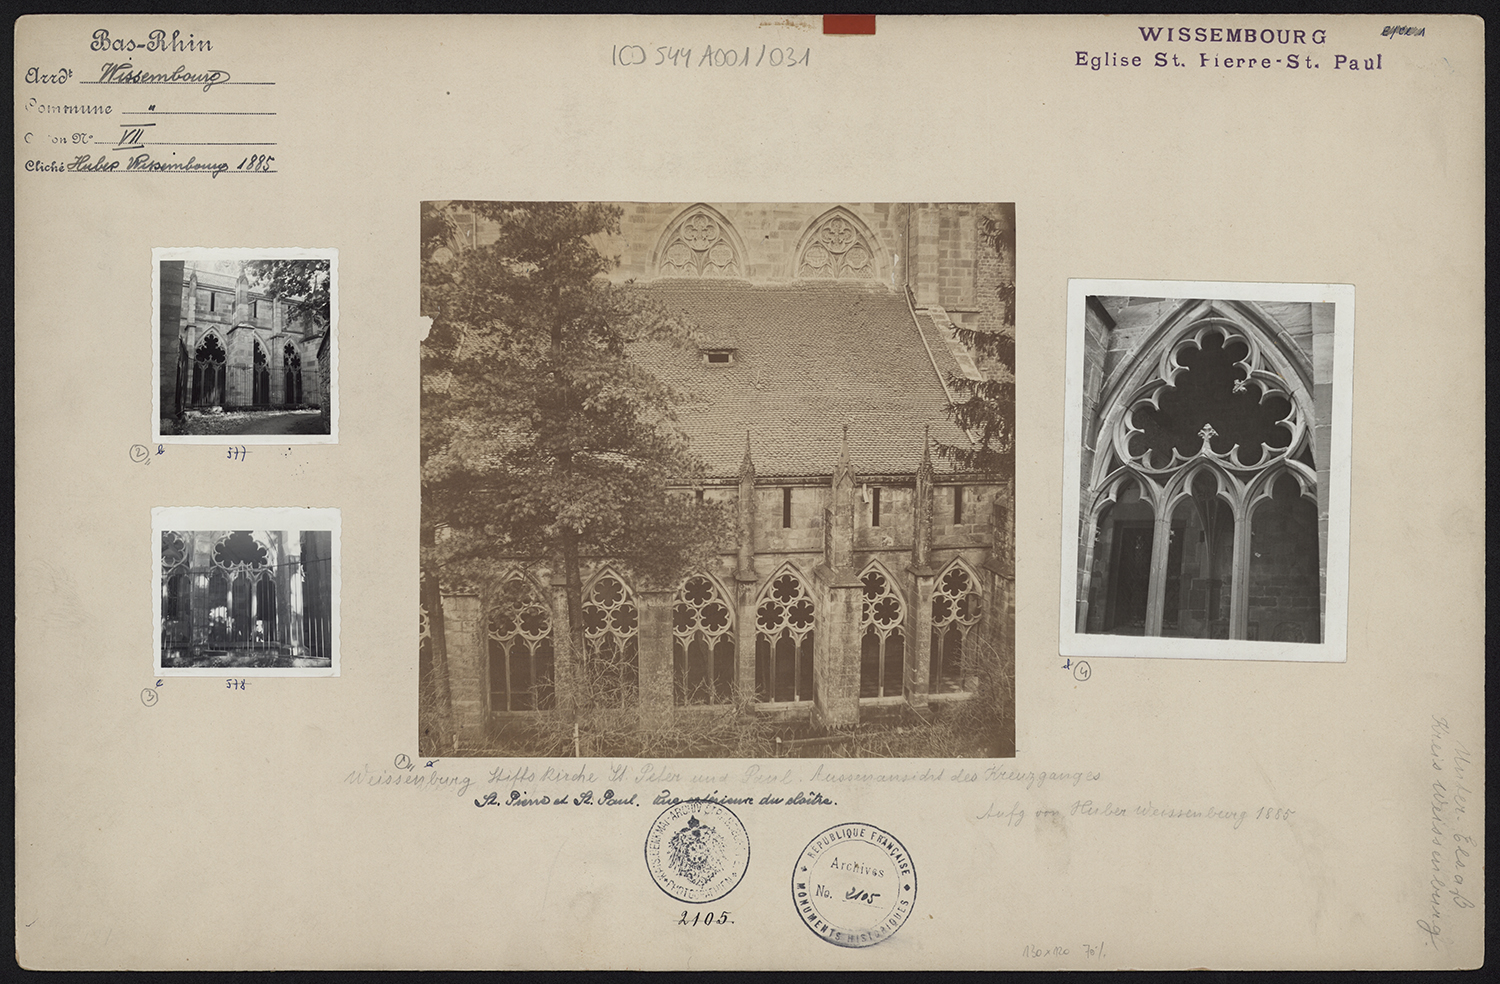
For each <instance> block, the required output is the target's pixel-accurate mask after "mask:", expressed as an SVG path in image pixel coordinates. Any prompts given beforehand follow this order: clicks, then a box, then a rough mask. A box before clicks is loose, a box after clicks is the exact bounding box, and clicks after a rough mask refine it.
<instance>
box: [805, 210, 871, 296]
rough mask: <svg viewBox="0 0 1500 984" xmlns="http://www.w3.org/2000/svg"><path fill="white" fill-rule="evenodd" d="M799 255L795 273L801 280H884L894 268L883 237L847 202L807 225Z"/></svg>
mask: <svg viewBox="0 0 1500 984" xmlns="http://www.w3.org/2000/svg"><path fill="white" fill-rule="evenodd" d="M795 255H796V260H795V262H794V265H793V267H792V276H793V277H794V278H795V279H798V280H884V279H885V278H886V276H888V274H889V271H890V262H889V259H888V258H887V257H886V255H885V249H884V247H882V246H881V245H880V240H879V239H878V238H876V236H875V233H874V232H873V231H871V229H870V227H869V226H868V225H866V224H865V222H864V220H863V219H861V218H860V217H859V216H858V215H855V214H854V212H853V211H851V210H850V209H848V208H846V207H844V206H843V205H836V206H834V207H833V208H830V209H829V210H828V211H826V212H824V213H823V214H822V215H819V216H818V217H817V218H815V219H813V220H812V221H811V222H809V223H808V224H807V227H806V228H805V229H804V230H803V232H802V236H801V238H799V239H798V241H797V252H796V254H795Z"/></svg>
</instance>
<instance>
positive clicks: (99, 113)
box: [17, 28, 278, 178]
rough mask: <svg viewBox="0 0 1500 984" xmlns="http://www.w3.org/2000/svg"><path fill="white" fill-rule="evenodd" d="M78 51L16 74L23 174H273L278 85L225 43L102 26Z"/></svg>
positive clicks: (89, 34) (182, 34)
mask: <svg viewBox="0 0 1500 984" xmlns="http://www.w3.org/2000/svg"><path fill="white" fill-rule="evenodd" d="M79 47H80V49H81V52H82V53H81V54H80V56H79V62H78V63H77V64H73V65H68V64H64V65H32V66H28V67H27V68H26V69H25V71H24V74H23V75H22V79H23V82H22V100H21V110H22V111H21V114H20V118H19V119H18V120H17V129H18V130H19V131H21V132H20V134H19V135H20V137H21V141H22V144H23V147H24V149H23V151H22V163H21V168H22V170H24V171H26V172H28V173H42V174H130V173H136V174H196V175H205V174H206V175H208V176H209V177H211V178H217V177H218V176H219V175H221V174H275V173H277V171H278V167H277V162H276V150H275V149H274V148H275V147H276V139H275V130H274V125H275V124H274V121H275V117H276V108H275V106H274V105H272V103H273V99H272V94H273V93H274V91H275V85H276V83H275V82H274V81H271V80H268V79H258V78H254V77H249V78H247V77H244V75H245V73H243V72H241V71H240V70H238V69H237V68H234V67H233V66H232V65H231V64H229V62H228V59H229V58H230V57H231V56H230V54H229V53H228V52H225V51H224V50H223V49H224V46H223V45H219V46H217V47H216V46H215V44H214V41H213V39H212V38H203V37H198V36H195V35H193V34H190V33H185V32H183V31H180V30H168V29H165V28H162V29H155V30H151V31H147V32H144V33H142V34H141V36H140V37H139V38H132V37H123V36H119V35H117V34H112V33H111V32H110V31H109V30H107V29H104V28H99V29H96V30H94V31H92V32H87V31H85V32H81V37H80V43H79ZM18 67H19V66H18ZM85 87H87V88H85Z"/></svg>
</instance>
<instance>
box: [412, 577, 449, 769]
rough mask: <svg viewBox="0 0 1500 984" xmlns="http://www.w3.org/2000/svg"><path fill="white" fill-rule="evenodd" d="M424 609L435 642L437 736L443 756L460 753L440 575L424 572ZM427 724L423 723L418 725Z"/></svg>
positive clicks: (433, 653)
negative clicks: (449, 680)
mask: <svg viewBox="0 0 1500 984" xmlns="http://www.w3.org/2000/svg"><path fill="white" fill-rule="evenodd" d="M421 598H422V606H423V607H424V608H426V609H427V624H428V632H429V634H430V638H431V639H432V680H431V681H423V683H430V685H431V686H432V691H433V701H434V703H435V705H436V707H435V708H434V717H435V718H436V720H435V721H433V722H432V725H433V727H434V728H435V730H436V734H434V735H433V739H434V741H435V742H436V743H437V748H438V751H439V754H446V753H448V752H450V751H453V752H456V751H457V750H458V736H457V735H456V734H455V733H454V730H453V691H452V688H451V687H450V686H449V683H448V636H447V632H446V627H445V626H444V624H443V595H442V591H441V588H440V585H439V584H438V576H437V574H436V573H431V572H428V571H423V572H422V588H421ZM426 723H427V722H422V721H419V722H418V725H419V726H421V725H425V724H426Z"/></svg>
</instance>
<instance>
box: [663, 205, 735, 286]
mask: <svg viewBox="0 0 1500 984" xmlns="http://www.w3.org/2000/svg"><path fill="white" fill-rule="evenodd" d="M664 243H665V246H664V247H663V248H662V250H661V254H660V255H661V262H660V264H659V268H658V270H657V273H658V275H660V276H663V277H739V276H742V275H743V274H742V267H741V264H740V258H739V251H738V250H737V249H736V248H735V245H734V240H733V237H732V235H731V233H730V231H729V229H728V228H727V224H726V223H725V222H724V221H723V220H722V219H720V218H718V217H716V216H714V215H712V214H711V213H710V212H709V211H708V210H707V209H704V208H701V207H700V208H697V209H695V210H693V211H692V212H690V213H689V214H688V215H687V217H686V218H684V219H682V220H681V221H680V222H678V223H677V224H676V225H675V226H674V227H673V228H672V229H671V230H669V232H668V234H667V236H666V237H665V239H664Z"/></svg>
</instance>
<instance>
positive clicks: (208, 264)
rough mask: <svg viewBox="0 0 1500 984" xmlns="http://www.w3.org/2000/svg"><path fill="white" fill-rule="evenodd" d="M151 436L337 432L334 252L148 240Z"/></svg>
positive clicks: (287, 440)
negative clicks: (153, 381) (181, 245)
mask: <svg viewBox="0 0 1500 984" xmlns="http://www.w3.org/2000/svg"><path fill="white" fill-rule="evenodd" d="M154 260H155V264H156V281H155V291H156V302H157V303H156V340H157V345H156V351H155V353H154V357H155V362H156V371H157V381H158V387H157V393H156V399H155V402H156V414H155V429H154V432H153V435H152V436H153V438H154V439H155V440H156V441H159V442H163V443H174V442H175V443H185V444H328V443H333V442H334V441H335V440H336V436H337V415H336V414H335V412H334V399H335V394H336V393H337V386H336V385H335V380H336V377H337V360H338V352H337V348H336V345H335V337H334V331H335V326H336V322H337V311H338V304H337V295H338V286H337V283H338V281H337V273H338V271H337V261H338V257H337V254H336V251H335V250H331V249H322V250H311V249H158V250H155V251H154Z"/></svg>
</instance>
